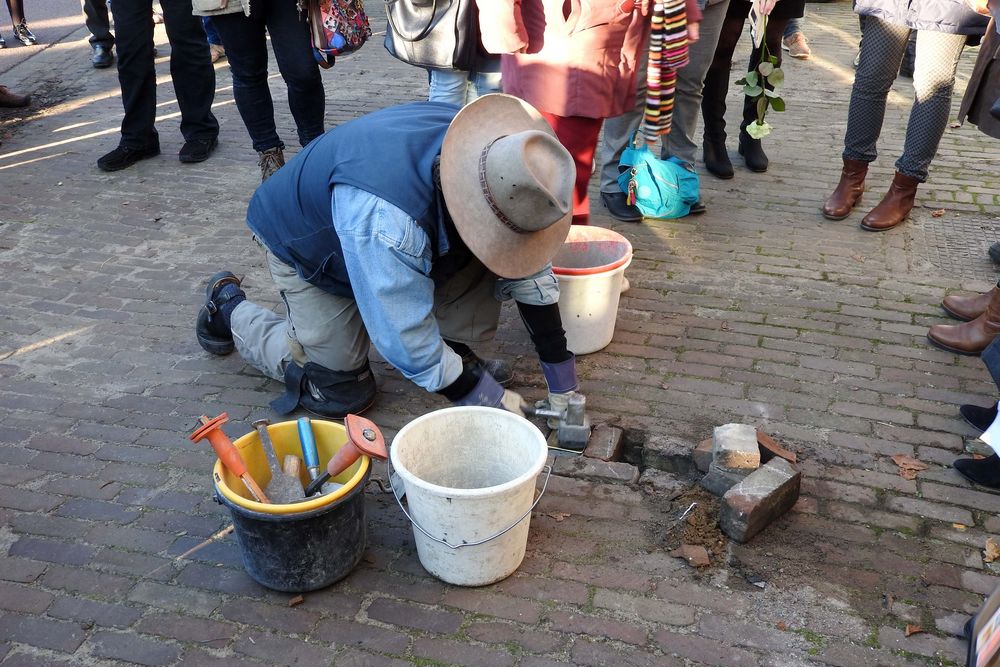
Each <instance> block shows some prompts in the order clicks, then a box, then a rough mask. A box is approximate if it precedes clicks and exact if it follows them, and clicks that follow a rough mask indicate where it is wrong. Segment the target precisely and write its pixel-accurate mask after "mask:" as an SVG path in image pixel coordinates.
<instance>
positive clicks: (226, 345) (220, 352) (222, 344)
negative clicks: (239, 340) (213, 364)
mask: <svg viewBox="0 0 1000 667" xmlns="http://www.w3.org/2000/svg"><path fill="white" fill-rule="evenodd" d="M204 313H205V308H204V307H202V309H201V310H200V311H198V319H197V320H195V325H194V327H195V336H197V338H198V344H199V345H201V349H203V350H205V351H206V352H208V353H209V354H214V355H217V356H220V357H224V356H226V355H227V354H229V353H231V352H232V351H233V350H235V349H236V344H235V343H234V342H233V339H232V338H220V337H218V336H213V335H212V334H210V333H209V332H208V331H205V330H204V327H206V326H207V323H204V322H202V319H203V318H202V316H203V315H204Z"/></svg>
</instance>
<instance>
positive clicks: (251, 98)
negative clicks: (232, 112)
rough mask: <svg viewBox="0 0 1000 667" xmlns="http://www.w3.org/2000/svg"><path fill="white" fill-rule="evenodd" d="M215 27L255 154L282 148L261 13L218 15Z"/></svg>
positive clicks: (237, 103)
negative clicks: (269, 82) (269, 78)
mask: <svg viewBox="0 0 1000 667" xmlns="http://www.w3.org/2000/svg"><path fill="white" fill-rule="evenodd" d="M214 21H215V28H216V30H218V31H219V34H220V35H222V43H223V44H225V45H226V52H227V54H228V58H229V70H230V72H231V73H232V76H233V97H234V98H236V108H237V110H238V111H239V112H240V118H242V119H243V125H244V126H246V128H247V133H248V134H249V135H250V140H251V141H252V142H253V149H254V150H255V151H257V152H258V153H262V152H264V151H268V150H272V149H279V150H280V149H283V148H284V147H285V145H284V143H282V141H281V139H280V138H279V137H278V130H277V128H276V127H275V124H274V102H273V101H272V99H271V89H270V88H269V87H268V85H267V32H266V31H267V28H266V26H265V25H264V16H263V12H256V13H251V14H250V16H244V15H243V13H242V12H237V13H235V14H219V15H217V16H216V17H215V18H214Z"/></svg>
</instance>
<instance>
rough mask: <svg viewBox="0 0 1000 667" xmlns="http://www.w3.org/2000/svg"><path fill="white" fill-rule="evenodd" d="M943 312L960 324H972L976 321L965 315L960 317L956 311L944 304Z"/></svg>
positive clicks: (942, 306)
mask: <svg viewBox="0 0 1000 667" xmlns="http://www.w3.org/2000/svg"><path fill="white" fill-rule="evenodd" d="M941 310H943V311H944V312H946V313H948V316H949V317H953V318H954V319H956V320H958V321H959V322H971V321H972V320H974V319H976V318H975V317H966V316H965V315H960V314H958V313H956V312H955V311H954V310H951V309H950V308H948V306H946V305H944V304H943V303H942V304H941ZM976 317H979V315H977V316H976Z"/></svg>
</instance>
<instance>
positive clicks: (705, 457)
mask: <svg viewBox="0 0 1000 667" xmlns="http://www.w3.org/2000/svg"><path fill="white" fill-rule="evenodd" d="M691 458H692V459H694V467H695V468H697V469H698V472H701V473H706V472H708V467H709V466H710V465H712V439H711V438H705V439H704V440H702V441H701V442H699V443H698V446H697V447H695V448H694V451H693V452H692V453H691Z"/></svg>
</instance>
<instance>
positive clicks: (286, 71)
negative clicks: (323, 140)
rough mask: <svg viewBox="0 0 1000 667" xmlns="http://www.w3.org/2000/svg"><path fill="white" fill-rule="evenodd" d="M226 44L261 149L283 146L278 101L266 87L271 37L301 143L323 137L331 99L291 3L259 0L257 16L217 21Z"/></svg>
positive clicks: (246, 118)
mask: <svg viewBox="0 0 1000 667" xmlns="http://www.w3.org/2000/svg"><path fill="white" fill-rule="evenodd" d="M212 21H213V22H214V23H215V28H216V30H218V31H219V35H220V36H221V37H222V43H223V44H225V46H226V57H227V58H228V59H229V70H230V71H231V72H232V74H233V96H234V97H235V98H236V108H237V109H239V112H240V117H241V118H242V119H243V124H244V125H246V128H247V132H248V133H249V134H250V139H251V140H252V141H253V147H254V150H256V151H266V150H269V149H271V148H284V146H285V144H284V143H283V142H282V141H281V139H280V138H279V137H278V131H277V128H276V127H275V124H274V102H273V100H272V99H271V91H270V88H269V87H268V85H267V34H270V35H271V46H272V47H273V48H274V57H275V59H276V60H277V61H278V71H279V72H281V78H282V79H284V80H285V85H286V86H287V87H288V108H289V110H290V111H291V112H292V118H294V119H295V127H296V129H297V130H298V135H299V144H301V145H302V146H305V145H306V144H308V143H309V142H310V141H312V140H313V139H315V138H316V137H318V136H319V135H321V134H323V113H324V111H325V107H326V95H325V92H324V90H323V79H322V78H321V76H320V72H319V65H317V63H316V59H315V58H314V57H313V53H312V40H311V39H310V37H309V26H308V25H307V24H306V22H305V17H304V16H301V17H300V16H299V12H298V10H297V9H296V8H295V2H292V1H291V0H259V2H255V3H254V8H253V12H252V13H251V14H250V16H246V15H244V14H243V12H236V13H233V14H217V15H215V16H213V17H212Z"/></svg>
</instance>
